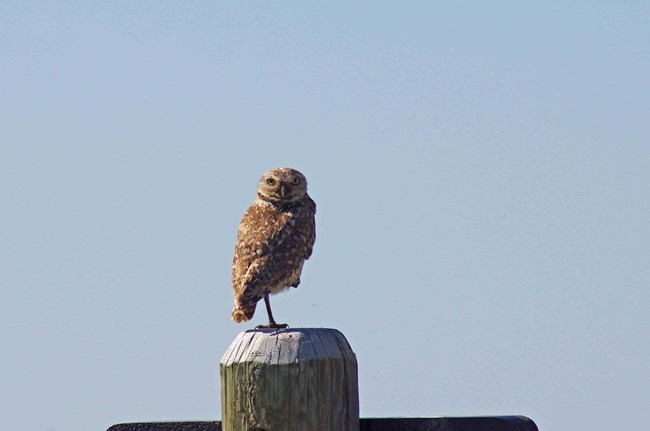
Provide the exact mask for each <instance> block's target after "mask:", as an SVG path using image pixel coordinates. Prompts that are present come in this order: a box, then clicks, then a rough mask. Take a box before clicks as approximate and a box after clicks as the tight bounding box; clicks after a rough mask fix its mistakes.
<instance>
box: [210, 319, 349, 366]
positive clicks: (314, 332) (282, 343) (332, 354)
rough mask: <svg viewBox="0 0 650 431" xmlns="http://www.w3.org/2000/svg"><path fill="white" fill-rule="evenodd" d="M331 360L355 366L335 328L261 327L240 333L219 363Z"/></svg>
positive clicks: (343, 338) (281, 362)
mask: <svg viewBox="0 0 650 431" xmlns="http://www.w3.org/2000/svg"><path fill="white" fill-rule="evenodd" d="M334 358H339V359H345V360H349V361H352V362H355V363H356V356H355V354H354V352H353V351H352V348H351V347H350V344H349V343H348V341H347V339H346V338H345V336H344V335H343V334H342V333H341V332H340V331H338V330H336V329H331V328H283V329H266V328H264V329H249V330H246V331H243V332H240V333H239V334H238V335H237V338H235V340H234V341H233V342H232V344H231V345H230V347H229V348H228V350H227V351H226V353H225V354H224V356H223V358H222V359H221V364H222V365H226V366H227V365H232V364H233V363H239V362H259V363H265V364H269V365H273V364H290V363H296V362H300V361H308V360H320V359H334Z"/></svg>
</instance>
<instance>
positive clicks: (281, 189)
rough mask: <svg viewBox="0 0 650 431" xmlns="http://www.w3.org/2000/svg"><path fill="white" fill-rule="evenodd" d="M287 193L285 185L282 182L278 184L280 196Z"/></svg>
mask: <svg viewBox="0 0 650 431" xmlns="http://www.w3.org/2000/svg"><path fill="white" fill-rule="evenodd" d="M286 194H287V186H285V185H284V184H282V185H280V196H282V197H284V195H286Z"/></svg>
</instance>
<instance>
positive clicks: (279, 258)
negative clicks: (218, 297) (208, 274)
mask: <svg viewBox="0 0 650 431" xmlns="http://www.w3.org/2000/svg"><path fill="white" fill-rule="evenodd" d="M315 215H316V204H315V203H314V201H313V200H312V199H311V198H310V197H309V195H308V194H307V180H306V179H305V176H304V175H303V174H301V173H300V172H298V171H297V170H295V169H291V168H275V169H271V170H270V171H268V172H266V173H265V174H264V175H263V176H262V179H260V182H259V186H258V188H257V198H256V199H255V200H254V201H253V203H252V204H251V206H250V207H249V208H248V210H247V211H246V212H245V213H244V216H243V217H242V220H241V223H239V230H238V232H237V245H236V247H235V257H234V259H233V263H232V287H233V290H234V293H235V308H234V310H233V311H232V320H234V321H235V322H237V323H239V322H243V321H247V320H250V319H251V318H252V317H253V314H254V313H255V307H256V305H257V301H259V300H260V299H262V298H264V302H265V304H266V312H267V313H268V315H269V324H268V327H270V328H278V327H286V326H287V325H284V324H277V323H275V320H274V319H273V314H272V313H271V304H270V303H269V294H272V293H278V292H281V291H283V290H285V289H288V288H289V287H298V284H300V273H301V272H302V266H303V264H304V263H305V260H307V259H309V256H311V252H312V247H313V246H314V240H315V239H316V224H315Z"/></svg>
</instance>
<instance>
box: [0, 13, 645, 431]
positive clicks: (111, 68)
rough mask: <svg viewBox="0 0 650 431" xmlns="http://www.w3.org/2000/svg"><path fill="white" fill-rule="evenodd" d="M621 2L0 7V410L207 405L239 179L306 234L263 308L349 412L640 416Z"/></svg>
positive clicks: (636, 106) (612, 424)
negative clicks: (304, 196) (285, 284)
mask: <svg viewBox="0 0 650 431" xmlns="http://www.w3.org/2000/svg"><path fill="white" fill-rule="evenodd" d="M649 24H650V7H649V6H648V4H647V3H646V2H634V1H631V2H607V1H592V2H588V1H583V2H570V4H569V2H553V1H550V2H543V3H535V4H528V3H526V2H493V3H490V4H486V3H485V2H468V3H463V4H460V3H458V4H451V3H449V4H448V2H444V3H443V2H440V3H438V2H411V3H407V4H400V5H398V4H397V3H387V2H355V3H354V4H348V3H347V2H321V3H315V2H255V3H254V2H248V3H243V2H207V1H205V2H201V1H195V2H180V1H169V2H145V1H142V2H126V1H117V2H78V1H67V2H59V1H57V2H54V1H38V2H37V1H31V2H30V1H24V2H17V1H5V2H2V4H0V64H1V66H2V67H0V94H1V98H2V102H3V103H1V104H0V126H1V127H0V196H2V207H1V211H0V226H1V227H0V349H1V355H0V357H1V358H2V362H1V364H2V367H1V371H0V388H2V390H1V391H0V417H2V421H3V428H6V429H23V430H30V431H82V430H84V431H85V430H102V429H106V428H108V427H109V426H110V425H112V424H114V423H118V422H125V421H141V420H198V419H217V418H219V417H220V400H219V376H218V363H219V360H220V358H221V355H222V354H223V352H224V351H225V350H226V348H227V347H228V345H229V344H230V342H231V341H232V340H233V339H234V337H235V336H236V334H237V333H238V332H239V331H241V330H244V329H248V328H250V327H252V326H254V324H256V323H261V322H263V321H264V313H258V314H257V315H256V317H255V319H254V320H257V321H259V322H255V323H252V324H249V325H235V324H234V323H232V322H231V321H230V319H229V315H230V310H231V306H232V292H231V287H230V275H229V271H230V263H231V259H232V252H233V247H234V241H235V235H236V227H237V224H238V223H239V219H240V217H241V214H242V213H243V211H244V210H245V209H246V207H247V206H248V204H249V203H250V201H251V200H252V199H253V197H254V194H255V187H256V183H257V180H258V178H259V176H260V175H261V174H262V172H264V171H265V170H267V169H269V168H271V167H275V166H292V167H295V168H298V169H300V170H301V171H302V172H304V173H305V174H306V175H307V177H308V179H309V184H310V194H311V195H312V197H313V198H314V200H315V201H316V202H317V204H318V216H317V226H318V238H317V241H316V246H315V250H314V255H313V257H312V259H310V261H309V262H308V263H307V264H306V266H305V271H304V274H303V283H302V284H301V286H300V288H299V289H295V290H291V291H290V292H288V293H286V294H283V295H280V296H276V297H274V298H273V304H274V314H275V315H276V317H277V318H278V320H282V321H287V322H288V323H289V324H291V325H292V326H296V327H298V326H305V327H309V326H314V327H333V328H337V329H339V330H341V331H342V332H343V333H344V334H345V335H346V336H347V338H348V340H349V341H350V343H351V344H352V347H353V349H354V350H355V352H356V353H357V357H358V360H359V372H360V382H359V384H360V396H361V414H362V417H381V416H441V415H455V416H469V415H504V414H523V415H527V416H530V417H531V418H532V419H534V420H535V421H536V422H537V423H538V425H539V426H540V428H541V429H557V430H561V429H577V428H580V429H589V430H595V431H598V430H611V429H625V428H633V427H634V428H636V427H638V424H639V423H647V422H648V421H650V416H649V415H648V409H647V387H648V385H650V370H649V368H648V363H650V347H649V346H648V343H647V341H646V340H645V338H647V334H648V332H649V330H650V317H648V309H650V293H649V291H648V286H649V284H650V265H648V262H649V261H650V246H649V245H648V244H649V243H650V229H649V228H648V221H649V219H650V203H649V200H648V196H649V192H650V169H648V166H649V162H650V144H649V141H648V137H649V136H650V133H649V132H650V122H649V121H648V112H650V102H649V101H650V84H649V81H648V78H647V77H648V76H650V46H649V44H648V41H649V40H650V25H649Z"/></svg>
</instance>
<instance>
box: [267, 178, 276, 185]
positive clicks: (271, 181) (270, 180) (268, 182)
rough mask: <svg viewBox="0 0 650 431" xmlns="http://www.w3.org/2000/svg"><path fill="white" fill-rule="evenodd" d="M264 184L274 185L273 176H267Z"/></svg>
mask: <svg viewBox="0 0 650 431" xmlns="http://www.w3.org/2000/svg"><path fill="white" fill-rule="evenodd" d="M266 184H268V185H270V186H274V185H275V179H274V178H267V179H266Z"/></svg>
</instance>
